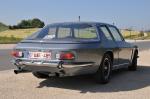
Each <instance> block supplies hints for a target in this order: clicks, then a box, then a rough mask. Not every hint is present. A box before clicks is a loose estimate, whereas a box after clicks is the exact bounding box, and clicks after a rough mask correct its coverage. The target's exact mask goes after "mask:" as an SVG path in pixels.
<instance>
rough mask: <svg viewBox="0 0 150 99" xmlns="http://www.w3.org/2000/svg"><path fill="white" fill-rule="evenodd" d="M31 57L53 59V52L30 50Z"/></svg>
mask: <svg viewBox="0 0 150 99" xmlns="http://www.w3.org/2000/svg"><path fill="white" fill-rule="evenodd" d="M29 58H30V59H40V60H51V52H29Z"/></svg>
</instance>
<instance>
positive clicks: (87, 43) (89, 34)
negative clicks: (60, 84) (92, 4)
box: [12, 22, 138, 83]
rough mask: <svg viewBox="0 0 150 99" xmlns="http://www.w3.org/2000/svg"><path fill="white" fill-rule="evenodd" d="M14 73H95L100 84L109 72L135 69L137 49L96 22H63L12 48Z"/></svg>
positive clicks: (60, 74)
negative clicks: (15, 67)
mask: <svg viewBox="0 0 150 99" xmlns="http://www.w3.org/2000/svg"><path fill="white" fill-rule="evenodd" d="M12 56H13V64H14V65H16V66H17V68H18V69H17V70H14V72H15V73H16V74H17V73H20V72H23V71H31V72H32V73H33V75H34V76H36V77H38V78H46V77H50V76H58V77H64V76H74V75H83V74H95V78H96V80H97V81H98V82H100V83H107V82H109V80H110V76H111V71H112V70H114V69H119V68H122V67H124V66H128V69H129V70H132V71H134V70H136V69H137V58H138V48H137V46H135V45H132V44H130V43H127V42H126V41H125V40H124V38H123V37H122V35H121V33H120V32H119V30H118V29H117V28H116V27H115V26H113V25H110V24H105V23H98V22H66V23H55V24H50V25H48V26H45V27H44V28H43V29H41V30H40V31H38V32H36V33H34V34H33V35H31V36H30V37H28V38H26V39H25V40H23V41H21V42H20V43H19V44H17V46H16V47H15V48H14V50H13V51H12Z"/></svg>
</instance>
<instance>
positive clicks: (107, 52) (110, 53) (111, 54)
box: [103, 50, 114, 63]
mask: <svg viewBox="0 0 150 99" xmlns="http://www.w3.org/2000/svg"><path fill="white" fill-rule="evenodd" d="M106 54H108V55H110V57H111V61H112V63H113V61H114V54H113V51H110V50H109V51H106V52H105V53H104V55H106ZM104 55H103V56H104Z"/></svg>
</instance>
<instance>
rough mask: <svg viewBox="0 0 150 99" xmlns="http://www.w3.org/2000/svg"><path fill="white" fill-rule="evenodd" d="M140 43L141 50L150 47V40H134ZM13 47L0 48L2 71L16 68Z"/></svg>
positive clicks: (0, 67) (0, 66)
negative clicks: (12, 57)
mask: <svg viewBox="0 0 150 99" xmlns="http://www.w3.org/2000/svg"><path fill="white" fill-rule="evenodd" d="M133 43H134V44H136V45H138V47H139V48H140V50H147V49H149V48H150V41H144V42H133ZM10 53H11V49H0V71H3V70H9V69H14V68H15V66H14V65H12V64H11V55H10Z"/></svg>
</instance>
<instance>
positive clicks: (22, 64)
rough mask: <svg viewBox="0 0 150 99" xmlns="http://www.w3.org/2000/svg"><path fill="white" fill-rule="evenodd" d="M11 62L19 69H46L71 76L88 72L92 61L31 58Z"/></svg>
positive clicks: (92, 64)
mask: <svg viewBox="0 0 150 99" xmlns="http://www.w3.org/2000/svg"><path fill="white" fill-rule="evenodd" d="M12 63H13V64H14V65H16V66H17V67H18V68H19V69H20V68H21V69H23V70H28V71H31V72H34V71H46V72H50V73H58V74H63V76H73V75H79V74H85V73H86V72H88V73H90V70H92V68H93V66H94V63H93V62H63V61H59V60H54V61H31V60H24V61H23V60H22V61H19V60H13V61H12Z"/></svg>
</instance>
